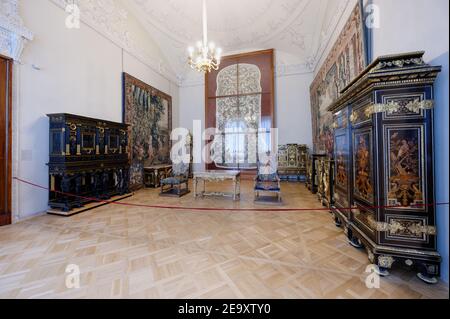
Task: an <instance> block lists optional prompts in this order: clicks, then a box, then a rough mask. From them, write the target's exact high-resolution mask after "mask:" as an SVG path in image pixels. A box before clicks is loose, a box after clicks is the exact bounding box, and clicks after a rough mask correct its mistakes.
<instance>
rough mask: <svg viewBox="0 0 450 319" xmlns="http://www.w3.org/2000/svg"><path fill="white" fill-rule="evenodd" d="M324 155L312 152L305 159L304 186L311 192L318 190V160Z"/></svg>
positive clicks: (314, 192)
mask: <svg viewBox="0 0 450 319" xmlns="http://www.w3.org/2000/svg"><path fill="white" fill-rule="evenodd" d="M325 157H326V155H322V154H312V155H310V156H309V157H308V160H307V176H306V187H307V188H308V189H309V191H310V192H311V193H313V194H316V193H317V192H318V190H319V176H318V173H319V160H320V159H322V158H325Z"/></svg>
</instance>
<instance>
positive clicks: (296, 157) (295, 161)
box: [278, 144, 308, 181]
mask: <svg viewBox="0 0 450 319" xmlns="http://www.w3.org/2000/svg"><path fill="white" fill-rule="evenodd" d="M307 160H308V146H306V145H300V144H286V145H280V146H279V147H278V175H280V179H281V180H283V181H305V180H306V162H307Z"/></svg>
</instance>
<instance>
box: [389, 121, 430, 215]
mask: <svg viewBox="0 0 450 319" xmlns="http://www.w3.org/2000/svg"><path fill="white" fill-rule="evenodd" d="M422 135H423V127H422V126H408V127H402V126H386V127H385V138H386V141H388V145H387V146H388V150H387V152H386V154H385V156H386V157H387V158H386V161H385V163H387V165H386V181H385V182H386V184H387V185H386V191H387V194H386V195H385V196H386V198H387V203H386V204H387V205H389V206H408V208H407V209H413V210H416V209H419V210H423V209H424V208H425V207H423V206H419V207H417V206H416V207H414V205H423V204H424V203H425V202H426V201H425V198H424V189H425V183H424V179H423V177H424V160H423V157H422V153H421V150H422V149H423V136H422ZM403 209H405V208H403Z"/></svg>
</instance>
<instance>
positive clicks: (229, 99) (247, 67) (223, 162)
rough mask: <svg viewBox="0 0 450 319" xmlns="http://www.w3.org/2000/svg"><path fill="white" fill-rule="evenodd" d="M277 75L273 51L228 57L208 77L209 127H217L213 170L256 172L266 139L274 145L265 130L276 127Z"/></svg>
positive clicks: (207, 116) (212, 151)
mask: <svg viewBox="0 0 450 319" xmlns="http://www.w3.org/2000/svg"><path fill="white" fill-rule="evenodd" d="M273 76H274V73H273V50H266V51H259V52H252V53H245V54H241V55H235V56H230V57H225V58H223V60H222V62H221V68H220V69H219V70H217V71H216V72H211V73H210V74H208V75H207V76H206V99H207V105H206V112H205V113H206V125H207V126H206V127H215V128H217V133H216V134H215V136H214V137H213V139H212V141H210V142H211V143H210V149H209V154H208V155H209V156H210V160H211V162H212V163H211V164H209V165H208V166H207V167H208V168H209V169H240V170H253V169H256V163H257V153H258V150H259V152H261V144H262V143H260V141H261V140H262V137H263V136H264V138H263V139H265V138H266V136H267V140H268V143H267V145H269V144H270V134H269V133H268V132H265V131H261V130H262V129H263V130H264V129H270V128H271V127H273V124H274V123H273V98H274V97H273ZM251 132H253V134H252V133H251ZM257 132H259V135H257V134H256V133H257ZM258 141H259V143H258Z"/></svg>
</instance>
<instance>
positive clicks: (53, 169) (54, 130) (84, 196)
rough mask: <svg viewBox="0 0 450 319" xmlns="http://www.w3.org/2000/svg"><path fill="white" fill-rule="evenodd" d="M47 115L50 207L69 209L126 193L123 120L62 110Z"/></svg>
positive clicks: (126, 175)
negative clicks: (100, 117) (113, 120)
mask: <svg viewBox="0 0 450 319" xmlns="http://www.w3.org/2000/svg"><path fill="white" fill-rule="evenodd" d="M47 116H48V117H49V120H50V136H49V137H50V141H49V142H50V144H49V146H50V147H49V148H50V149H49V151H50V161H49V163H48V167H49V185H50V190H51V191H50V193H49V206H50V207H51V208H58V209H62V210H63V211H69V210H71V209H73V208H79V207H82V206H83V205H85V204H87V203H89V202H92V201H95V199H100V200H105V199H109V198H111V197H112V196H115V195H124V194H127V193H129V190H128V184H129V181H128V180H129V165H128V149H127V148H128V146H127V145H128V135H127V134H128V133H127V125H126V124H121V123H114V122H109V121H104V120H99V119H92V118H87V117H82V116H77V115H72V114H65V113H63V114H48V115H47ZM73 195H76V196H73Z"/></svg>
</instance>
